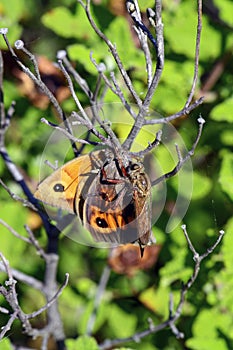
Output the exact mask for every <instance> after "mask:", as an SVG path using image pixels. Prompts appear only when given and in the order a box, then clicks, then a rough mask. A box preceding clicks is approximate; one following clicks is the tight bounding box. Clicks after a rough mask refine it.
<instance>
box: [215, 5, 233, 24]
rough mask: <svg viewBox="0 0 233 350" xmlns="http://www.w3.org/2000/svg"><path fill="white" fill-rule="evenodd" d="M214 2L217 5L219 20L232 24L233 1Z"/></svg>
mask: <svg viewBox="0 0 233 350" xmlns="http://www.w3.org/2000/svg"><path fill="white" fill-rule="evenodd" d="M214 3H215V5H216V6H217V7H218V10H219V17H220V18H221V20H223V21H225V22H227V23H228V24H229V25H233V17H232V13H233V2H232V1H230V0H214Z"/></svg>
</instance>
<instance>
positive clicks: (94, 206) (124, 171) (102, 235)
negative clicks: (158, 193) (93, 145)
mask: <svg viewBox="0 0 233 350" xmlns="http://www.w3.org/2000/svg"><path fill="white" fill-rule="evenodd" d="M34 196H35V198H37V199H39V200H41V201H42V202H44V203H47V204H49V205H52V206H55V207H58V208H61V209H64V210H66V211H68V212H70V213H73V214H76V215H77V216H78V217H79V219H80V220H81V222H82V224H83V226H84V227H85V228H86V229H87V230H88V231H89V232H90V233H91V235H92V237H93V239H94V241H96V242H107V243H110V245H112V246H114V245H119V244H126V243H134V242H138V244H139V246H140V249H141V254H143V247H144V246H146V245H149V244H151V243H154V238H153V236H152V233H151V183H150V179H149V177H148V175H147V174H146V172H145V170H144V166H143V164H142V163H141V162H139V161H138V160H131V161H129V163H128V165H127V166H126V167H125V166H123V165H122V162H121V161H120V160H119V159H118V158H117V157H116V156H114V155H113V154H110V153H109V152H107V151H106V150H97V151H93V152H90V153H88V154H85V155H82V156H79V157H78V158H75V159H73V160H71V161H69V162H67V163H66V164H64V165H63V166H62V167H60V168H59V169H57V170H55V171H54V172H53V173H52V174H51V175H50V176H48V177H47V178H46V179H45V180H43V181H42V182H41V183H40V184H39V185H38V188H37V191H36V192H35V194H34Z"/></svg>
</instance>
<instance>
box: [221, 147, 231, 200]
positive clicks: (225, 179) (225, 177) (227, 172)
mask: <svg viewBox="0 0 233 350" xmlns="http://www.w3.org/2000/svg"><path fill="white" fill-rule="evenodd" d="M219 183H220V185H221V187H222V190H223V191H224V192H225V193H226V194H227V195H228V196H229V197H230V199H231V200H233V154H232V153H228V152H226V153H225V154H224V155H223V160H222V164H221V169H220V174H219Z"/></svg>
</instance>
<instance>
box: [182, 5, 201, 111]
mask: <svg viewBox="0 0 233 350" xmlns="http://www.w3.org/2000/svg"><path fill="white" fill-rule="evenodd" d="M197 7H198V8H197V36H196V48H195V64H194V76H193V82H192V87H191V90H190V94H189V96H188V99H187V101H186V103H185V106H184V108H187V107H188V106H189V105H190V103H191V101H192V99H193V95H194V92H195V88H196V84H197V79H198V69H199V55H200V42H201V31H202V0H198V2H197Z"/></svg>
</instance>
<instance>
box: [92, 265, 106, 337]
mask: <svg viewBox="0 0 233 350" xmlns="http://www.w3.org/2000/svg"><path fill="white" fill-rule="evenodd" d="M110 273H111V269H110V267H109V266H108V265H106V266H105V267H104V269H103V273H102V275H101V278H100V282H99V285H98V289H97V292H96V295H95V301H94V307H93V311H92V314H91V316H90V318H89V320H88V323H87V330H86V333H87V334H88V335H90V334H92V332H93V328H94V325H95V320H96V316H97V311H98V307H99V305H100V303H101V299H102V297H103V294H104V291H105V289H106V286H107V283H108V280H109V277H110Z"/></svg>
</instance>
